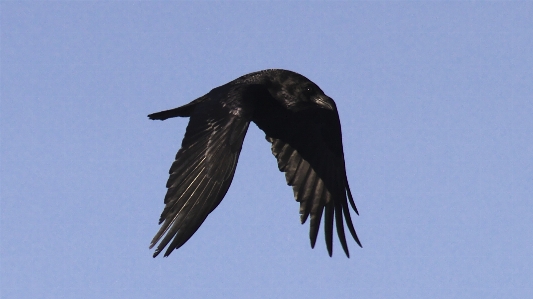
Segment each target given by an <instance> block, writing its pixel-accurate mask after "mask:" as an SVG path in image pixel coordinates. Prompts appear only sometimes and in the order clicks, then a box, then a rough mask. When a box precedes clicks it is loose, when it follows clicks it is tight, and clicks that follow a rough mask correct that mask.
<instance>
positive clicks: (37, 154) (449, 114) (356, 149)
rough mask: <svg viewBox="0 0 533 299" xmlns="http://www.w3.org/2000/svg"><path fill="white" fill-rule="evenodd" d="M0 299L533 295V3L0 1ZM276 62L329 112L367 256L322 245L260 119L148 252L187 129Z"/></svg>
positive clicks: (351, 243)
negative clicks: (170, 232)
mask: <svg viewBox="0 0 533 299" xmlns="http://www.w3.org/2000/svg"><path fill="white" fill-rule="evenodd" d="M0 14H1V18H0V19H1V40H0V42H1V43H0V50H1V89H0V93H1V94H0V95H1V106H0V112H1V117H0V125H1V161H0V170H1V189H0V191H1V210H0V211H1V218H0V221H1V239H0V240H1V245H0V246H1V254H0V259H1V265H0V266H1V272H0V273H1V277H0V286H1V297H2V298H6V299H7V298H17V299H24V298H533V201H532V199H533V18H532V17H531V16H532V15H533V2H507V3H498V2H451V3H445V2H436V3H435V2H434V3H425V2H202V3H192V2H106V1H99V2H49V3H42V2H22V1H16V2H8V1H2V2H1V3H0ZM266 68H283V69H289V70H293V71H296V72H298V73H301V74H303V75H305V76H306V77H308V78H309V79H311V80H312V81H314V82H315V83H317V84H318V85H319V86H320V87H321V88H322V89H323V90H324V91H325V93H326V94H327V95H329V96H331V97H332V98H333V99H334V100H335V101H336V103H337V106H338V108H339V114H340V118H341V123H342V128H343V133H344V135H343V139H344V151H345V156H346V166H347V172H348V178H349V181H350V185H351V189H352V192H353V194H354V197H355V202H356V204H357V207H358V209H359V211H360V214H361V215H360V216H355V214H353V213H352V214H353V216H354V223H355V227H356V230H357V232H358V235H359V237H360V239H361V241H362V243H363V246H364V248H363V249H361V248H359V247H357V245H356V243H355V242H354V241H353V240H349V243H348V245H349V247H350V251H351V258H350V259H347V258H346V257H345V255H344V254H343V252H342V249H341V248H340V244H339V243H338V240H337V239H335V243H334V252H333V257H332V258H330V257H329V256H328V254H327V251H326V248H325V244H324V237H323V234H322V230H321V231H320V237H319V239H318V241H317V246H316V247H315V249H311V248H310V245H309V239H308V230H309V224H308V223H306V224H305V225H300V224H299V215H298V210H299V205H298V203H296V202H295V201H294V199H293V194H292V190H291V188H290V187H287V186H286V183H285V178H284V175H283V174H282V173H280V172H279V171H278V169H277V164H276V160H275V158H274V157H273V156H272V154H271V152H270V147H269V143H268V142H267V141H265V140H264V134H263V132H262V131H260V130H259V129H257V127H256V126H255V125H251V126H250V129H249V131H248V135H247V137H246V139H245V141H244V147H243V151H242V154H241V158H240V161H239V165H238V167H237V172H236V175H235V179H234V180H233V184H232V186H231V187H230V189H229V192H228V193H227V195H226V197H225V199H224V201H223V202H222V203H221V204H220V206H219V207H218V208H217V209H216V210H215V211H214V212H213V213H212V214H211V215H210V216H209V217H208V218H207V220H206V222H205V223H204V224H203V225H202V227H201V228H200V229H199V230H198V232H197V233H196V234H195V235H194V236H193V237H192V238H191V239H190V240H189V241H188V243H187V244H185V245H184V246H183V247H182V248H180V249H179V250H176V251H174V252H173V253H172V254H171V255H170V257H168V258H163V257H162V256H160V257H158V258H156V259H153V258H152V253H153V251H151V250H149V249H148V245H149V242H150V240H151V239H152V237H153V235H154V234H155V233H156V231H157V230H158V227H159V226H158V225H157V221H158V219H159V215H160V213H161V211H162V209H163V207H164V205H163V197H164V195H165V192H166V189H165V183H166V180H167V178H168V169H169V167H170V165H171V163H172V161H173V160H174V155H175V154H176V152H177V150H178V149H179V146H180V144H181V139H182V137H183V134H184V130H185V127H186V125H187V121H188V120H187V119H182V118H180V119H170V120H167V121H164V122H160V121H157V122H156V121H150V120H148V118H147V117H146V115H147V114H149V113H152V112H157V111H160V110H165V109H170V108H174V107H177V106H180V105H182V104H185V103H188V102H190V101H191V100H193V99H195V98H197V97H199V96H201V95H203V94H205V93H207V92H209V91H210V90H211V89H212V88H214V87H216V86H219V85H222V84H224V83H226V82H229V81H231V80H233V79H235V78H237V77H239V76H241V75H243V74H246V73H249V72H253V71H257V70H261V69H266Z"/></svg>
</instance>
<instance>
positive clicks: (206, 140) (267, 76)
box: [148, 69, 362, 258]
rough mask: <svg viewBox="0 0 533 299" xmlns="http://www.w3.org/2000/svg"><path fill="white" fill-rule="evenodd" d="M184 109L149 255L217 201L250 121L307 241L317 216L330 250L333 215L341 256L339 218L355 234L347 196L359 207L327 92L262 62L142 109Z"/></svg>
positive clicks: (178, 240) (179, 238) (174, 244)
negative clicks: (165, 104) (184, 99)
mask: <svg viewBox="0 0 533 299" xmlns="http://www.w3.org/2000/svg"><path fill="white" fill-rule="evenodd" d="M178 116H179V117H189V118H190V119H189V123H188V125H187V128H186V131H185V136H184V138H183V141H182V144H181V148H180V149H179V151H178V153H177V154H176V158H175V161H174V162H173V163H172V166H171V167H170V170H169V174H170V176H169V178H168V181H167V184H166V187H167V188H168V189H167V192H166V195H165V199H164V203H165V207H164V210H163V212H162V213H161V217H160V218H159V224H160V225H161V227H160V229H159V231H158V232H157V234H156V235H155V236H154V238H153V240H152V242H151V243H150V249H152V248H153V247H154V246H155V245H157V244H158V245H157V247H156V249H155V252H154V254H153V257H154V258H155V257H156V256H158V255H159V254H160V253H161V252H162V251H163V250H164V249H165V248H166V247H167V246H168V248H167V250H166V251H165V254H164V256H165V257H167V256H168V255H170V254H171V253H172V251H173V250H175V249H178V248H180V247H181V246H182V245H184V244H185V243H186V242H187V241H188V240H189V239H190V238H191V237H192V235H193V234H194V233H195V232H196V231H197V230H198V229H199V227H200V226H201V225H202V223H203V222H204V221H205V219H206V218H207V216H208V215H209V214H210V213H211V212H213V210H214V209H215V208H216V207H217V206H218V205H219V204H220V202H221V201H222V199H223V198H224V196H225V195H226V192H227V191H228V189H229V187H230V184H231V182H232V180H233V176H234V174H235V169H236V166H237V161H238V159H239V154H240V152H241V148H242V144H243V141H244V137H245V135H246V132H247V130H248V127H249V125H250V122H253V123H255V124H256V125H257V127H259V129H261V130H263V131H264V133H265V134H266V140H267V141H268V142H270V144H271V150H272V154H273V155H274V156H275V158H276V160H277V164H278V168H279V170H280V171H282V172H284V173H285V178H286V181H287V185H289V186H292V189H293V193H294V197H295V199H296V201H297V202H299V203H300V210H299V213H300V221H301V223H302V224H304V223H305V222H306V220H307V219H308V218H310V230H309V239H310V241H311V248H314V246H315V243H316V239H317V236H318V232H319V227H320V222H321V219H322V216H324V234H325V242H326V247H327V251H328V254H329V256H330V257H331V256H332V252H333V222H335V226H336V231H337V235H338V237H339V241H340V243H341V245H342V248H343V250H344V252H345V254H346V256H347V257H348V258H349V257H350V253H349V250H348V245H347V242H346V237H345V231H344V223H346V226H347V227H348V230H349V231H350V234H351V235H352V237H353V239H354V240H355V242H356V243H357V244H358V245H359V247H362V245H361V242H360V241H359V238H358V236H357V233H356V231H355V228H354V225H353V222H352V218H351V215H350V209H349V207H348V202H349V203H350V206H351V207H352V209H353V210H354V212H355V213H356V214H357V215H359V212H358V211H357V208H356V206H355V202H354V199H353V196H352V193H351V191H350V187H349V185H348V178H347V175H346V166H345V161H344V152H343V145H342V133H341V124H340V119H339V114H338V111H337V106H336V104H335V102H334V101H333V99H331V98H330V97H329V96H327V95H325V94H324V92H323V91H322V90H321V89H320V88H319V87H318V86H317V85H316V84H315V83H313V82H312V81H311V80H309V79H307V78H306V77H304V76H303V75H301V74H298V73H296V72H293V71H289V70H283V69H267V70H262V71H258V72H253V73H249V74H246V75H243V76H241V77H239V78H237V79H235V80H233V81H231V82H229V83H226V84H224V85H221V86H219V87H216V88H214V89H212V90H211V91H210V92H209V93H207V94H205V95H203V96H201V97H199V98H197V99H195V100H194V101H192V102H190V103H188V104H186V105H183V106H180V107H178V108H174V109H170V110H165V111H161V112H157V113H153V114H150V115H148V117H149V118H150V119H152V120H165V119H168V118H172V117H178Z"/></svg>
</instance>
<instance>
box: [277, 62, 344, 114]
mask: <svg viewBox="0 0 533 299" xmlns="http://www.w3.org/2000/svg"><path fill="white" fill-rule="evenodd" d="M269 75H270V76H269V79H270V80H269V81H270V82H269V84H268V85H269V92H270V94H271V95H272V96H273V97H274V98H275V99H276V100H278V101H280V102H281V103H282V104H283V105H284V106H285V107H287V108H288V109H290V110H292V111H301V110H306V109H313V108H321V109H327V110H331V111H336V110H337V107H336V105H335V102H334V101H333V100H332V99H331V98H330V97H328V96H327V95H326V94H324V92H323V91H322V89H320V87H318V86H317V85H316V84H315V83H313V82H312V81H311V80H309V79H307V78H306V77H304V76H302V75H300V74H298V73H295V72H291V71H286V70H275V72H272V73H270V74H269Z"/></svg>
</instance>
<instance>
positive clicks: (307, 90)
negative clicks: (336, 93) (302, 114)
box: [303, 86, 314, 96]
mask: <svg viewBox="0 0 533 299" xmlns="http://www.w3.org/2000/svg"><path fill="white" fill-rule="evenodd" d="M313 93H314V91H313V88H312V87H311V86H307V87H305V88H304V90H303V94H305V95H306V96H310V95H312V94H313Z"/></svg>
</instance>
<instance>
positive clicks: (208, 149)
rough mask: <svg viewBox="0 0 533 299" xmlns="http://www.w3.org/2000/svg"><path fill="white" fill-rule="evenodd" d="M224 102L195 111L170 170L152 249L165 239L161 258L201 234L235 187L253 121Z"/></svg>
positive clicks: (159, 248) (159, 246)
mask: <svg viewBox="0 0 533 299" xmlns="http://www.w3.org/2000/svg"><path fill="white" fill-rule="evenodd" d="M232 112H233V111H231V110H230V109H229V108H227V107H225V106H224V105H223V104H222V103H221V102H220V101H214V100H210V101H205V102H203V103H201V104H199V106H198V107H196V108H195V109H194V111H192V114H191V118H190V121H189V124H188V126H187V130H186V133H185V137H184V139H183V142H182V145H181V149H180V150H179V151H178V153H177V155H176V160H175V161H174V163H173V164H172V166H171V168H170V171H169V173H170V177H169V179H168V182H167V188H168V190H167V194H166V196H165V205H166V206H165V209H164V210H163V213H162V214H161V218H160V219H159V223H160V224H161V223H163V225H162V226H161V228H160V230H159V232H158V233H157V234H156V235H155V237H154V239H153V240H152V243H151V245H150V248H152V247H154V246H155V245H156V244H157V243H158V242H159V241H160V240H161V238H162V240H161V242H160V243H159V245H158V246H157V249H156V251H155V253H154V257H156V256H157V255H158V254H159V253H160V252H161V251H162V250H163V249H164V248H165V247H166V246H167V245H168V244H169V243H170V245H169V247H168V248H167V250H166V252H165V256H168V255H169V254H170V253H171V252H172V251H173V250H174V249H177V248H179V247H181V246H182V245H183V244H184V243H185V242H187V240H189V238H190V237H191V236H192V235H193V234H194V233H195V232H196V230H198V228H199V227H200V225H201V224H202V223H203V222H204V220H205V219H206V217H207V215H208V214H209V213H210V212H211V211H213V210H214V209H215V208H216V207H217V206H218V204H219V203H220V201H221V200H222V198H223V197H224V195H225V194H226V192H227V191H228V188H229V186H230V184H231V181H232V179H233V175H234V173H235V167H236V165H237V159H238V158H239V154H240V151H241V147H242V142H243V140H244V136H245V134H246V131H247V129H248V125H249V123H250V122H249V120H247V119H245V118H243V117H242V116H239V115H237V114H238V113H232Z"/></svg>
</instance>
